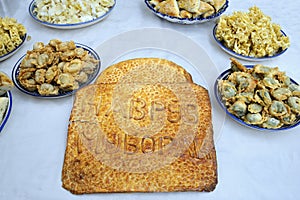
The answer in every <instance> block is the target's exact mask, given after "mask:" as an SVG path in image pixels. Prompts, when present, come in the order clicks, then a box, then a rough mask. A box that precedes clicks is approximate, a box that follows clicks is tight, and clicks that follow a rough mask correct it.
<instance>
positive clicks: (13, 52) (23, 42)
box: [0, 34, 27, 62]
mask: <svg viewBox="0 0 300 200" xmlns="http://www.w3.org/2000/svg"><path fill="white" fill-rule="evenodd" d="M26 38H27V34H25V36H24V37H22V38H21V39H22V42H21V44H19V46H17V47H16V48H15V49H14V50H12V51H11V52H8V53H7V54H5V55H3V56H0V62H1V61H3V60H6V59H8V58H9V57H11V56H12V55H14V54H15V53H16V52H17V51H18V50H19V49H21V47H22V46H23V45H24V44H25V41H26Z"/></svg>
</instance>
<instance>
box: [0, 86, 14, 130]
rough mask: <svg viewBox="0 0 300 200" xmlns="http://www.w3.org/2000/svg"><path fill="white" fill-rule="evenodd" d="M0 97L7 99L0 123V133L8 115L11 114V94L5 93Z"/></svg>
mask: <svg viewBox="0 0 300 200" xmlns="http://www.w3.org/2000/svg"><path fill="white" fill-rule="evenodd" d="M1 97H7V98H8V105H7V109H6V111H5V113H4V116H3V119H2V121H1V122H0V133H1V131H2V129H3V128H4V126H5V124H6V122H7V121H8V118H9V116H10V113H11V108H12V95H11V92H10V91H7V92H6V93H5V94H3V95H2V96H1Z"/></svg>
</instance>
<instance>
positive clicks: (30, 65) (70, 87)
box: [12, 39, 100, 98]
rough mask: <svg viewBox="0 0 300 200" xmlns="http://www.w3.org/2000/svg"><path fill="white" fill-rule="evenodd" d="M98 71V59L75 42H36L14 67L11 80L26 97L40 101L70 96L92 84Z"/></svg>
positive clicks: (53, 40) (88, 49)
mask: <svg viewBox="0 0 300 200" xmlns="http://www.w3.org/2000/svg"><path fill="white" fill-rule="evenodd" d="M99 70H100V58H99V56H98V54H97V53H96V52H95V51H94V50H93V49H92V48H90V47H88V46H86V45H83V44H79V43H75V42H74V41H61V40H58V39H52V40H50V41H49V43H48V44H44V43H43V42H36V43H35V44H34V45H33V49H32V50H29V51H27V53H26V54H25V55H24V56H22V57H21V58H20V59H19V60H18V62H17V63H16V64H15V66H14V69H13V72H12V78H13V82H14V84H15V85H16V87H17V88H18V89H19V90H20V91H22V92H24V93H25V94H28V95H31V96H34V97H40V98H60V97H65V96H69V95H72V94H73V93H74V92H75V91H76V90H77V89H79V88H81V87H83V86H85V85H87V84H89V83H91V82H92V81H93V79H94V78H95V77H96V76H97V74H98V72H99Z"/></svg>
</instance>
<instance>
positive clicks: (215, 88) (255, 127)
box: [214, 65, 300, 131]
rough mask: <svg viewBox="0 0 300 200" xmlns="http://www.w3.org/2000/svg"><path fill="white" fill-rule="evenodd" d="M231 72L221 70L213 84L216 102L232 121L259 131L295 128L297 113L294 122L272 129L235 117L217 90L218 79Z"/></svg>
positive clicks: (226, 76)
mask: <svg viewBox="0 0 300 200" xmlns="http://www.w3.org/2000/svg"><path fill="white" fill-rule="evenodd" d="M245 67H247V68H253V67H254V65H245ZM231 73H232V70H231V69H227V70H225V71H224V72H222V73H221V74H220V75H219V76H218V78H217V79H216V81H215V84H214V94H215V97H216V99H217V102H218V103H219V105H220V106H221V108H222V109H223V110H224V111H225V112H226V114H227V115H228V116H229V117H230V118H231V119H233V120H234V121H236V122H237V123H239V124H241V125H243V126H246V127H249V128H252V129H255V130H260V131H284V130H289V129H292V128H295V127H297V126H298V125H299V124H300V115H298V116H297V118H296V120H295V122H294V123H293V124H291V125H283V126H282V127H280V128H276V129H275V128H274V129H270V128H269V129H268V128H263V127H260V126H258V125H252V124H248V123H246V122H245V121H243V120H242V119H240V118H239V117H237V116H235V115H234V114H232V113H230V112H229V111H228V109H227V107H226V106H225V105H224V103H223V101H222V97H221V94H220V92H219V87H218V83H219V81H220V80H226V79H227V78H228V76H229V75H230V74H231ZM290 81H291V83H293V84H296V85H299V84H298V83H297V82H296V81H294V80H293V79H291V78H290Z"/></svg>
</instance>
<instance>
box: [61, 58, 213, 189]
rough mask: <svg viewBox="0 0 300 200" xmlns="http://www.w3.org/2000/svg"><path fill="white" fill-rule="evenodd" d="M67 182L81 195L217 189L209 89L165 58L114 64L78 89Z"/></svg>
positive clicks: (64, 178) (65, 169) (64, 174)
mask: <svg viewBox="0 0 300 200" xmlns="http://www.w3.org/2000/svg"><path fill="white" fill-rule="evenodd" d="M62 182H63V187H64V188H65V189H67V190H69V191H71V192H72V193H74V194H83V193H107V192H172V191H213V190H214V188H215V187H216V184H217V162H216V152H215V147H214V141H213V127H212V118H211V105H210V99H209V94H208V91H207V90H206V89H205V88H204V87H202V86H199V85H197V84H195V83H193V81H192V77H191V75H190V74H189V73H188V72H187V71H186V70H185V69H184V68H183V67H181V66H179V65H177V64H175V63H174V62H171V61H168V60H165V59H160V58H136V59H132V60H126V61H122V62H120V63H117V64H114V65H112V66H110V67H108V68H107V69H105V70H104V71H103V72H102V73H101V74H100V76H99V77H98V79H97V80H96V81H95V83H94V84H92V85H89V86H86V87H85V88H83V89H81V90H79V91H77V92H76V96H75V101H74V105H73V109H72V112H71V116H70V123H69V127H68V139H67V147H66V152H65V160H64V166H63V171H62Z"/></svg>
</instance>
